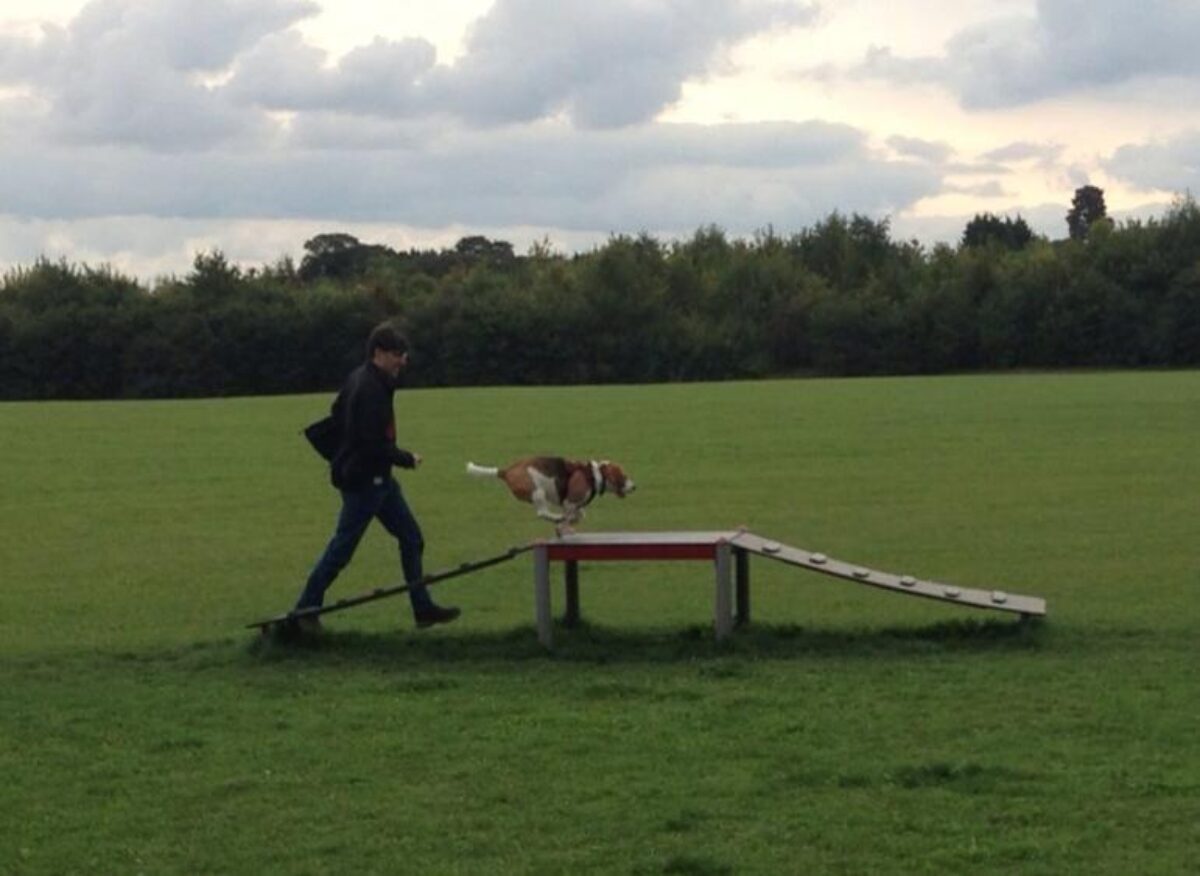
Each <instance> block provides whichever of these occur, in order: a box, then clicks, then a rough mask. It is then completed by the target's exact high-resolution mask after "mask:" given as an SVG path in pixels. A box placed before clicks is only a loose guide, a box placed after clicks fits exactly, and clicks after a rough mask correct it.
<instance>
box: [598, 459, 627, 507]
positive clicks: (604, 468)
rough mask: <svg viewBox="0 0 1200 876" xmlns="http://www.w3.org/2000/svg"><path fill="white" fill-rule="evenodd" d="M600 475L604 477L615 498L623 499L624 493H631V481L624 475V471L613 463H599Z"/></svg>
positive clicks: (606, 461)
mask: <svg viewBox="0 0 1200 876" xmlns="http://www.w3.org/2000/svg"><path fill="white" fill-rule="evenodd" d="M600 474H601V475H602V476H603V477H604V481H605V483H607V484H608V485H609V486H611V487H612V489H613V492H614V493H616V494H617V496H619V497H621V498H624V496H625V494H626V493H629V492H632V490H633V481H631V480H630V479H629V478H628V477H627V476H626V474H625V469H623V468H621V466H619V465H617V463H615V462H609V461H608V460H605V461H604V462H602V463H600Z"/></svg>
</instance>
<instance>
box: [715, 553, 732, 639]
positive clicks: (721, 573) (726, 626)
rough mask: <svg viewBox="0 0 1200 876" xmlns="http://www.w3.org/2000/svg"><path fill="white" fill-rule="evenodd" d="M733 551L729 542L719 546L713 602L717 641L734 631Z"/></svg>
mask: <svg viewBox="0 0 1200 876" xmlns="http://www.w3.org/2000/svg"><path fill="white" fill-rule="evenodd" d="M732 553H733V549H732V548H731V547H730V545H729V543H728V542H722V543H721V544H719V545H717V563H716V566H717V590H716V595H715V598H714V600H713V628H714V631H715V632H716V635H717V641H720V640H721V639H724V638H725V637H726V636H728V635H729V633H730V632H731V631H732V630H733V557H732Z"/></svg>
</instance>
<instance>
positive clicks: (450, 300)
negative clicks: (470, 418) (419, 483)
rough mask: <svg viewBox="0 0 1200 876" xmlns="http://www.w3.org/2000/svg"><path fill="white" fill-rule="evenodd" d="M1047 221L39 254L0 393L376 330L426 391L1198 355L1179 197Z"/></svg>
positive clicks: (203, 384) (193, 383)
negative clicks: (101, 257) (1052, 229)
mask: <svg viewBox="0 0 1200 876" xmlns="http://www.w3.org/2000/svg"><path fill="white" fill-rule="evenodd" d="M1080 191H1082V190H1080ZM1096 191H1097V192H1099V190H1096ZM1068 225H1069V229H1070V235H1069V236H1068V237H1067V238H1066V239H1063V240H1056V241H1051V240H1047V239H1045V238H1042V237H1038V236H1035V235H1033V234H1032V233H1031V232H1030V231H1029V229H1028V226H1027V225H1025V223H1024V220H1021V219H1019V218H1018V219H1016V220H1012V219H1007V218H1005V219H1000V218H998V217H995V216H989V215H987V214H983V215H980V216H976V217H975V219H973V220H972V222H971V223H969V224H968V225H967V227H966V228H965V229H964V232H963V236H962V240H961V241H960V242H959V243H958V245H956V246H950V245H944V244H940V245H937V246H933V247H931V248H925V247H922V246H921V245H919V244H918V243H916V242H915V241H904V240H896V239H894V238H893V236H892V235H891V233H890V229H889V225H888V223H887V221H886V220H884V221H877V220H873V219H871V218H868V217H865V216H861V215H856V214H855V215H849V216H846V215H842V214H840V213H834V214H832V215H830V216H828V217H826V218H825V219H824V220H822V221H820V222H818V223H816V224H815V225H813V226H811V227H809V228H805V229H803V230H801V231H799V232H797V233H795V234H792V235H790V236H786V237H785V236H782V235H780V234H777V233H776V232H775V231H774V230H772V229H767V230H764V231H761V232H759V233H758V234H756V235H754V236H753V237H752V238H749V239H732V238H730V237H729V236H727V235H726V234H725V233H724V232H723V231H722V230H721V229H719V228H717V227H712V226H709V227H705V228H701V229H699V230H697V231H696V232H695V233H694V234H693V235H692V236H691V237H690V238H688V239H686V240H680V241H673V242H663V241H660V240H658V239H656V238H654V237H652V236H650V235H648V234H641V235H637V236H628V235H619V236H614V237H611V238H610V239H609V240H608V241H607V242H606V243H604V244H603V245H600V246H597V247H596V248H594V249H593V250H591V251H589V252H586V253H581V254H575V255H565V254H560V253H556V252H554V251H552V249H551V248H550V246H549V245H548V244H547V243H546V242H542V243H539V244H535V245H534V246H533V247H531V249H530V251H529V252H528V253H526V254H524V255H518V254H516V253H514V251H513V248H512V246H511V245H509V244H508V243H506V242H504V241H494V240H489V239H488V238H485V237H478V236H476V237H467V238H463V239H462V240H460V241H459V242H458V244H457V245H456V246H454V247H452V248H447V249H442V250H410V251H407V252H402V251H396V250H392V249H390V248H388V247H385V246H380V245H377V244H365V243H362V242H361V241H359V240H357V239H356V238H354V237H352V236H351V235H347V234H341V233H331V234H322V235H318V236H317V237H314V238H313V239H311V240H309V241H308V242H306V243H305V245H304V248H305V255H304V256H303V258H302V260H301V263H300V264H299V265H298V266H297V265H296V264H295V263H294V262H293V261H292V260H291V259H290V258H284V259H281V260H280V261H279V262H278V263H276V264H273V265H265V266H263V267H261V268H249V269H243V268H240V267H238V266H236V265H233V264H231V263H229V262H228V261H227V259H226V258H225V257H224V256H223V255H222V254H221V253H219V252H207V253H201V254H199V255H197V256H196V258H195V262H194V264H193V267H192V269H191V271H190V272H189V273H187V274H186V275H185V276H182V277H171V278H167V279H163V280H160V281H158V282H157V283H155V284H154V285H153V286H152V287H151V286H146V285H144V284H142V283H139V282H138V281H136V280H134V279H131V278H129V277H126V276H123V275H122V274H120V273H119V272H117V271H114V270H112V269H110V268H108V267H98V268H97V267H90V266H87V265H75V264H70V263H67V262H63V261H59V262H53V261H48V260H44V259H43V260H40V261H38V262H36V263H35V264H33V265H31V266H29V267H23V268H18V269H15V270H11V271H9V272H8V273H7V274H6V275H5V276H4V277H3V279H2V280H0V397H3V398H5V399H42V398H160V397H179V396H221V395H255V394H275V393H293V392H308V391H316V390H327V389H330V388H332V387H335V386H336V385H338V383H339V382H340V381H341V379H342V378H343V377H344V375H345V374H346V372H347V371H348V370H349V369H350V368H352V367H353V366H354V365H355V364H357V363H358V362H359V361H360V360H361V358H362V344H363V340H364V338H365V337H366V335H367V333H368V332H369V330H370V328H371V327H372V326H373V325H375V324H376V323H378V322H380V321H381V320H383V319H392V320H394V321H395V322H397V323H398V324H399V325H400V326H401V327H402V328H404V329H405V330H406V331H407V332H408V334H409V336H410V340H411V343H412V347H413V360H414V367H413V368H412V369H411V375H410V384H414V385H427V386H452V385H467V384H515V383H527V384H575V383H603V382H653V381H685V380H711V379H727V378H759V377H774V376H790V375H799V374H822V375H862V374H931V373H941V372H958V371H974V370H980V369H988V370H994V369H1013V368H1062V367H1139V366H1157V367H1164V366H1170V367H1181V366H1195V365H1197V364H1200V207H1197V205H1196V203H1195V202H1194V201H1193V200H1192V199H1191V198H1190V197H1187V198H1182V199H1179V200H1177V201H1176V203H1174V204H1173V205H1172V206H1171V208H1170V209H1169V210H1167V211H1166V212H1165V213H1164V214H1163V215H1162V216H1160V217H1157V218H1154V219H1149V220H1145V221H1140V220H1138V221H1126V222H1123V223H1119V224H1117V223H1113V222H1111V221H1110V220H1108V219H1107V217H1106V216H1105V214H1104V209H1103V198H1102V193H1101V196H1100V200H1099V202H1098V203H1097V202H1096V199H1095V197H1094V194H1088V193H1085V195H1084V196H1083V199H1082V200H1081V196H1080V193H1079V192H1077V193H1076V203H1075V204H1074V205H1073V207H1072V211H1071V213H1070V214H1068Z"/></svg>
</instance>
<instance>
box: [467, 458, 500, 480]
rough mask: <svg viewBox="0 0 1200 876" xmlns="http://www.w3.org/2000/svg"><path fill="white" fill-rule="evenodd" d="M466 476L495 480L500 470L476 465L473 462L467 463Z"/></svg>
mask: <svg viewBox="0 0 1200 876" xmlns="http://www.w3.org/2000/svg"><path fill="white" fill-rule="evenodd" d="M467 474H469V475H474V476H475V477H477V478H496V477H499V476H500V469H498V468H493V467H491V466H488V465H476V464H475V463H473V462H468V463H467Z"/></svg>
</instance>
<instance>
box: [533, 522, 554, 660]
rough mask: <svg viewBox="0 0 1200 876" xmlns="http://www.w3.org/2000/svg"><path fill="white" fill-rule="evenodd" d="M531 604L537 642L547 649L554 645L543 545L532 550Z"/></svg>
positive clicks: (547, 569) (547, 560)
mask: <svg viewBox="0 0 1200 876" xmlns="http://www.w3.org/2000/svg"><path fill="white" fill-rule="evenodd" d="M533 603H534V609H535V611H536V613H537V630H538V641H539V642H541V644H542V646H543V647H545V648H549V647H551V646H552V645H553V644H554V636H553V632H552V630H553V624H552V622H551V619H550V553H549V551H548V550H547V549H546V546H545V545H544V544H542V545H538V546H537V547H535V548H534V549H533Z"/></svg>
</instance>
